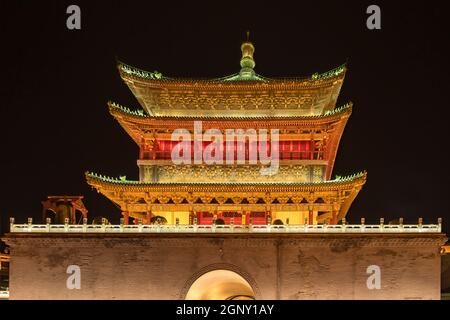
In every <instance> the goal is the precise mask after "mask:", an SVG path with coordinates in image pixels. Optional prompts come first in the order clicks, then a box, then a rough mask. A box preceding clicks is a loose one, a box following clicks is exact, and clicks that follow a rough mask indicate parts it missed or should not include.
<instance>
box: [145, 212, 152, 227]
mask: <svg viewBox="0 0 450 320" xmlns="http://www.w3.org/2000/svg"><path fill="white" fill-rule="evenodd" d="M151 220H152V211H151V210H147V222H146V223H147V224H150V222H151Z"/></svg>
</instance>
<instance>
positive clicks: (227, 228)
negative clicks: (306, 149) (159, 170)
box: [10, 224, 442, 233]
mask: <svg viewBox="0 0 450 320" xmlns="http://www.w3.org/2000/svg"><path fill="white" fill-rule="evenodd" d="M441 230H442V228H441V224H404V225H403V224H402V225H384V224H378V225H364V224H339V225H326V224H313V225H310V224H300V225H233V224H228V225H213V224H208V225H182V224H175V225H168V224H152V225H146V224H138V225H109V224H103V225H88V224H81V225H69V224H62V225H61V224H11V226H10V231H11V233H440V232H441Z"/></svg>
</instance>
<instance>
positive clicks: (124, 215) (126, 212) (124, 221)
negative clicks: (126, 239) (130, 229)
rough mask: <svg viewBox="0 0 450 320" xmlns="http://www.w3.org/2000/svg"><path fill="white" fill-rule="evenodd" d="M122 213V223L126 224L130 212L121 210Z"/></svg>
mask: <svg viewBox="0 0 450 320" xmlns="http://www.w3.org/2000/svg"><path fill="white" fill-rule="evenodd" d="M122 215H123V224H124V225H128V222H129V219H130V214H129V213H128V211H124V212H122Z"/></svg>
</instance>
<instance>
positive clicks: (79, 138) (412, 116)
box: [0, 0, 450, 233]
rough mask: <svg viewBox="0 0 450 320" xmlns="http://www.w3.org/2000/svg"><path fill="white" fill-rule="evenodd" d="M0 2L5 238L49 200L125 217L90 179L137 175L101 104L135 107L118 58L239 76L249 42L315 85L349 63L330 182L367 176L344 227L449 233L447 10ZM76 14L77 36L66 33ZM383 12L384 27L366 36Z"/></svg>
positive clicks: (275, 68) (281, 70)
mask: <svg viewBox="0 0 450 320" xmlns="http://www.w3.org/2000/svg"><path fill="white" fill-rule="evenodd" d="M270 3H271V5H270V6H269V5H268V4H265V3H263V1H258V2H249V1H241V2H231V1H223V2H222V4H219V3H218V2H217V1H208V2H198V3H197V2H193V1H186V2H184V3H172V2H169V1H131V0H129V1H77V0H73V1H70V2H69V1H39V2H38V1H14V2H12V1H8V3H6V1H2V2H1V3H0V14H1V17H0V30H1V31H0V32H1V33H0V35H1V49H0V55H1V56H2V57H1V59H2V60H1V61H2V67H1V87H0V98H1V100H0V106H1V117H2V121H1V129H0V130H1V138H2V148H1V151H2V156H1V159H0V162H1V167H0V168H1V170H2V171H1V175H2V181H1V201H0V206H1V207H0V214H1V221H2V227H1V230H0V231H1V232H6V231H7V229H8V228H7V224H8V217H9V216H15V217H16V219H17V220H18V221H23V222H24V221H25V219H26V217H28V216H30V217H34V218H35V219H37V220H40V218H41V205H40V201H41V200H43V199H44V198H45V197H46V196H47V195H60V194H74V195H78V194H80V195H84V196H85V198H86V200H85V204H86V206H87V207H88V209H89V211H90V217H91V218H92V217H93V216H98V215H104V216H109V217H110V218H111V220H112V221H113V222H117V221H118V219H119V211H118V210H117V208H115V206H113V205H112V204H111V203H110V202H109V201H108V200H106V199H105V198H103V196H101V195H100V194H97V193H96V192H95V191H92V190H91V188H90V187H89V186H88V185H87V184H86V182H85V180H84V172H85V171H86V170H90V171H91V170H92V171H95V172H98V173H102V174H106V175H110V176H119V175H127V177H129V178H135V179H137V177H138V169H137V166H136V159H137V157H138V148H137V146H136V145H135V143H134V142H133V141H132V140H131V138H130V137H129V136H128V135H127V134H126V133H125V131H123V129H122V128H121V127H120V126H119V124H118V123H117V122H115V120H114V119H113V118H112V117H111V116H110V115H109V113H108V111H107V107H106V102H107V101H108V100H113V101H116V102H119V103H121V104H123V105H126V106H129V107H130V108H138V107H139V105H138V102H137V101H136V100H135V98H134V96H133V95H132V93H131V92H130V91H129V89H128V88H127V87H126V85H125V84H124V83H123V82H122V81H121V79H120V77H119V75H118V72H117V69H116V65H115V58H116V56H117V57H118V58H119V59H121V60H122V61H124V62H126V63H128V64H131V65H134V66H137V67H141V68H143V69H146V70H158V71H160V72H162V73H163V74H164V75H168V76H181V77H220V76H225V75H228V74H232V73H235V72H237V71H238V70H239V59H240V43H241V42H242V40H243V39H244V38H245V36H244V35H245V31H246V30H250V31H251V40H252V41H253V42H254V44H255V47H256V52H255V60H256V68H255V69H256V71H257V72H258V73H259V74H262V75H265V76H298V75H309V74H311V73H314V72H316V71H318V72H324V71H327V70H329V69H331V68H333V67H335V66H338V65H340V64H342V63H344V62H346V61H347V62H348V68H349V70H348V73H347V76H346V80H345V83H344V85H343V87H342V90H341V95H340V98H339V101H338V104H339V105H341V104H344V103H346V102H347V101H353V102H354V109H353V110H354V111H353V114H352V116H351V118H350V120H349V123H348V125H347V128H346V130H345V132H344V135H343V138H342V140H341V144H340V148H339V150H338V156H337V159H336V164H335V168H334V174H338V175H345V174H352V173H355V172H358V171H361V170H367V171H368V181H367V183H366V185H365V187H364V189H363V190H362V191H361V193H360V194H359V196H358V197H357V199H356V200H355V202H354V204H353V206H352V208H351V210H350V212H349V214H348V219H349V220H350V222H352V221H354V222H357V221H359V218H360V217H363V216H364V217H366V220H368V222H375V221H377V219H378V218H379V217H384V218H385V219H386V220H387V221H388V220H390V219H393V218H398V217H400V216H403V217H404V218H405V220H406V221H407V222H415V221H416V219H417V218H418V217H420V216H422V217H424V219H425V222H435V221H436V219H437V218H438V217H443V218H444V223H445V225H447V226H446V230H447V231H448V230H449V228H448V224H449V223H450V214H449V205H448V202H447V200H448V199H449V197H450V192H449V191H450V188H449V183H450V180H449V170H448V155H449V152H448V147H449V145H448V137H449V132H448V131H449V125H448V114H449V113H448V109H449V108H450V101H449V98H448V94H449V92H450V85H449V83H450V81H449V77H450V74H449V71H450V68H449V62H448V60H449V55H448V51H447V50H446V46H447V45H448V42H449V39H450V37H449V29H448V26H447V25H448V12H449V10H448V6H446V7H444V4H445V3H446V2H445V1H437V2H433V1H414V2H407V1H370V2H369V1H358V2H356V1H355V2H350V1H317V0H315V1H295V2H292V3H284V2H282V1H272V2H270ZM70 4H77V5H79V6H80V7H81V13H82V29H81V30H80V31H69V30H67V28H66V18H67V15H66V13H65V12H66V8H67V6H68V5H70ZM370 4H378V5H379V6H380V7H381V11H382V29H381V30H376V31H370V30H368V29H367V28H366V18H367V16H368V15H367V14H366V8H367V6H368V5H370ZM1 232H0V233H1Z"/></svg>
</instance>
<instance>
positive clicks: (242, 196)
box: [86, 39, 366, 226]
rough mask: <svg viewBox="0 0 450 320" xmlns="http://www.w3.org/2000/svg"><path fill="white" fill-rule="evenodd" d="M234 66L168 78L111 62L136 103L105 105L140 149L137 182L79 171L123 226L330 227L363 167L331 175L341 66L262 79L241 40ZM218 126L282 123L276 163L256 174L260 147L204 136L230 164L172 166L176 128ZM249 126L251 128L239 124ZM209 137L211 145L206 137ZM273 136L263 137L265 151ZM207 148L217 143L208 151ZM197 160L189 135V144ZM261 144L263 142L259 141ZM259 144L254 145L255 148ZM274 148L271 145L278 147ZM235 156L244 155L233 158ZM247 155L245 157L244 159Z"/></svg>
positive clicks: (339, 119) (342, 119)
mask: <svg viewBox="0 0 450 320" xmlns="http://www.w3.org/2000/svg"><path fill="white" fill-rule="evenodd" d="M241 51H242V58H241V61H240V65H241V70H240V72H239V73H237V74H233V75H231V76H227V77H223V78H218V79H210V80H198V79H182V78H169V77H165V76H164V75H162V74H161V73H159V72H147V71H143V70H140V69H137V68H135V67H131V66H129V65H126V64H124V63H121V62H119V63H118V70H119V73H120V76H121V78H122V79H123V81H124V82H125V83H126V84H127V85H128V87H129V88H130V90H131V91H132V93H133V94H134V96H135V97H136V99H137V100H138V101H139V103H140V105H141V106H142V109H139V110H130V109H129V108H127V107H123V106H121V105H119V104H117V103H114V102H109V103H108V107H109V112H110V113H111V115H112V116H113V117H114V118H115V119H116V120H117V121H118V122H119V123H120V125H121V126H122V127H123V128H124V130H125V131H126V132H127V133H128V134H129V135H130V137H131V138H132V139H133V140H134V141H135V142H136V144H137V145H138V146H139V150H140V151H139V159H138V161H137V164H138V167H139V181H130V180H128V179H127V178H126V177H119V178H110V177H105V176H102V175H98V174H94V173H86V178H87V181H88V183H89V184H90V185H91V186H92V187H94V188H95V189H97V190H98V192H100V193H102V194H103V195H105V196H106V197H107V198H109V199H110V200H111V201H113V202H114V203H115V204H117V205H118V206H119V207H120V209H121V211H122V215H123V218H124V224H128V223H129V221H130V218H132V219H131V222H132V223H136V224H137V223H144V224H151V223H155V222H156V223H167V224H173V225H175V224H184V225H187V224H190V225H192V224H198V225H204V224H209V225H210V224H216V223H217V224H226V225H229V224H232V225H236V226H237V225H249V224H252V225H258V224H270V223H272V224H304V223H307V224H322V223H327V224H337V223H338V222H339V221H340V220H342V219H344V218H345V216H346V214H347V211H348V210H349V208H350V206H351V204H352V202H353V200H354V199H355V197H356V196H357V194H358V192H359V191H360V189H361V188H362V186H363V185H364V183H365V181H366V173H365V172H362V173H357V174H354V175H351V176H346V177H336V178H335V179H332V178H331V177H332V171H333V165H334V161H335V157H336V153H337V149H338V146H339V141H340V139H341V136H342V133H343V131H344V128H345V125H346V123H347V120H348V118H349V117H350V114H351V112H352V104H351V103H348V104H346V105H343V106H341V107H336V101H337V99H338V96H339V92H340V89H341V86H342V83H343V81H344V77H345V73H346V66H345V65H343V66H339V67H337V68H335V69H333V70H331V71H328V72H325V73H322V74H318V73H316V74H313V75H312V76H309V77H302V78H277V79H273V78H267V77H263V76H261V75H259V74H257V73H256V72H255V70H254V67H255V60H254V58H253V54H254V51H255V47H254V45H253V44H252V43H251V42H250V41H248V39H247V41H245V42H244V43H243V44H242V46H241ZM197 121H201V128H202V129H201V130H202V133H205V130H208V129H216V130H217V129H218V130H220V133H222V134H223V136H225V135H226V130H227V129H243V130H244V131H245V130H255V131H258V130H261V129H267V130H268V131H270V130H272V129H278V130H279V145H278V155H279V168H278V170H277V172H272V173H269V174H261V168H262V167H264V165H263V164H262V162H261V161H259V160H260V159H259V158H258V161H256V163H255V162H252V161H250V155H252V154H255V152H256V151H260V149H261V142H260V144H259V145H258V144H257V143H256V142H255V141H254V140H252V138H251V137H250V136H249V135H247V136H246V135H242V136H239V137H237V136H236V137H235V140H234V141H232V142H231V143H228V140H227V142H225V141H220V142H219V144H217V140H214V139H209V140H208V139H205V138H204V139H203V142H201V145H200V148H201V151H202V152H204V151H205V149H206V148H208V146H209V148H210V150H211V149H214V150H212V151H211V152H212V154H213V155H216V154H217V153H218V152H220V153H222V154H223V159H225V158H226V154H232V157H233V159H234V160H237V159H241V160H243V157H245V161H241V162H238V161H234V162H233V163H226V161H225V160H224V161H223V162H222V163H215V164H205V163H204V162H202V163H195V161H192V162H191V163H190V164H189V163H184V164H175V163H174V162H173V160H172V151H173V150H174V148H175V146H176V145H177V144H179V143H180V141H178V140H177V141H174V140H172V138H171V137H172V133H173V132H174V130H176V129H186V130H188V131H189V133H190V134H191V135H195V132H194V130H195V125H196V124H195V123H196V122H197ZM245 132H246V133H248V132H250V131H245ZM213 141H214V143H213ZM270 143H271V141H267V145H266V146H265V147H266V148H263V149H265V150H266V151H267V150H269V149H270V146H269V145H270ZM211 145H214V146H215V147H214V148H211ZM190 147H192V148H191V150H192V151H191V154H190V157H189V158H190V159H192V160H194V157H195V156H194V150H195V146H194V142H192V143H191V144H190ZM263 147H264V146H263ZM257 149H258V150H257ZM276 151H277V150H275V149H274V150H270V152H272V153H273V152H276ZM239 157H241V158H239ZM243 162H244V163H243Z"/></svg>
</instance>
